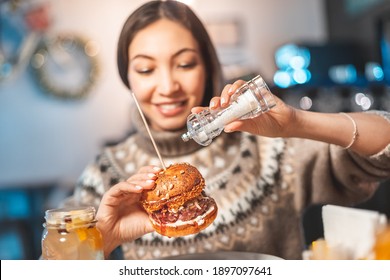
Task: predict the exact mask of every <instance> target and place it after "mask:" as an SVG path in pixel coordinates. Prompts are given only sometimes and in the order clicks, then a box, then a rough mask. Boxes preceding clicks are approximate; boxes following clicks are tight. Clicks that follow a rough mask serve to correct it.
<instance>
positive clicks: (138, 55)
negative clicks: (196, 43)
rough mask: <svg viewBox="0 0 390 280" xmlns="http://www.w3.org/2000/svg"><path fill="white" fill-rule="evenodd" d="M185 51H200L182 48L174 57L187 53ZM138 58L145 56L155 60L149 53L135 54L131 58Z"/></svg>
mask: <svg viewBox="0 0 390 280" xmlns="http://www.w3.org/2000/svg"><path fill="white" fill-rule="evenodd" d="M185 52H193V53H198V51H197V50H196V49H192V48H183V49H180V50H178V51H177V52H176V53H174V54H173V57H177V56H179V55H181V54H182V53H185ZM137 58H145V59H150V60H154V58H153V57H152V56H149V55H147V54H137V55H135V56H134V57H131V58H130V60H135V59H137Z"/></svg>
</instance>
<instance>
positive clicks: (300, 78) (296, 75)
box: [293, 69, 311, 84]
mask: <svg viewBox="0 0 390 280" xmlns="http://www.w3.org/2000/svg"><path fill="white" fill-rule="evenodd" d="M293 79H294V81H295V82H296V83H297V84H305V83H307V82H308V81H309V80H310V79H311V73H310V71H309V70H307V69H298V70H295V71H294V72H293Z"/></svg>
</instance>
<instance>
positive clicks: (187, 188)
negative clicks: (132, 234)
mask: <svg viewBox="0 0 390 280" xmlns="http://www.w3.org/2000/svg"><path fill="white" fill-rule="evenodd" d="M204 187H205V180H204V178H203V176H202V175H201V174H200V172H199V171H198V169H197V168H195V167H194V166H192V165H190V164H188V163H177V164H173V165H170V166H169V167H168V168H166V169H165V170H163V171H161V172H160V173H159V174H158V175H157V179H156V185H155V187H154V188H153V189H152V190H150V191H145V192H143V193H142V196H141V203H142V206H143V208H144V209H145V211H146V212H147V213H148V215H149V219H150V221H151V223H152V225H153V227H154V229H155V230H156V231H157V232H158V233H159V234H161V235H165V236H168V237H180V236H185V235H189V234H195V233H198V232H200V231H201V230H203V229H205V228H206V227H208V226H209V225H210V224H211V223H212V222H213V221H214V220H215V218H216V217H217V212H218V207H217V204H216V203H215V201H214V199H212V198H211V197H208V196H206V195H205V193H204V190H203V189H204Z"/></svg>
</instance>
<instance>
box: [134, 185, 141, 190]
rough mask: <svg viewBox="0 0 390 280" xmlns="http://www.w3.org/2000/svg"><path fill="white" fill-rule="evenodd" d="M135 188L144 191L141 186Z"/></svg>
mask: <svg viewBox="0 0 390 280" xmlns="http://www.w3.org/2000/svg"><path fill="white" fill-rule="evenodd" d="M134 188H135V189H136V190H142V189H143V188H142V187H141V186H138V185H137V186H135V187H134Z"/></svg>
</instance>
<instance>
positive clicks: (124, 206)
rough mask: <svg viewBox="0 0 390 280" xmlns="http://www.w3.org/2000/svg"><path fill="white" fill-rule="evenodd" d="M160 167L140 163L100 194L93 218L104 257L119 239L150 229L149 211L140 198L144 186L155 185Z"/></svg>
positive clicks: (126, 240) (140, 233)
mask: <svg viewBox="0 0 390 280" xmlns="http://www.w3.org/2000/svg"><path fill="white" fill-rule="evenodd" d="M161 170H162V169H161V168H159V167H156V166H145V167H142V168H140V170H139V171H138V173H136V174H134V175H133V176H131V177H130V178H128V179H127V180H126V181H123V182H120V183H118V184H116V185H114V186H112V187H111V188H110V189H109V190H108V191H107V192H106V193H105V194H104V195H103V197H102V200H101V202H100V205H99V208H98V211H97V214H96V218H97V220H98V222H97V228H98V229H99V230H100V232H101V233H102V236H103V243H104V256H105V257H106V258H107V257H108V256H109V254H110V253H111V252H112V251H113V250H114V249H115V248H116V247H118V246H119V245H121V244H122V243H124V242H129V241H133V240H135V239H137V238H139V237H141V236H142V235H144V234H146V233H149V232H152V231H153V227H152V225H151V223H150V221H149V217H148V214H147V213H146V212H145V211H144V209H143V208H142V206H141V205H140V203H139V201H140V198H141V193H142V191H143V190H149V189H152V188H153V187H154V185H155V179H156V178H157V174H158V173H159V172H160V171H161Z"/></svg>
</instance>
